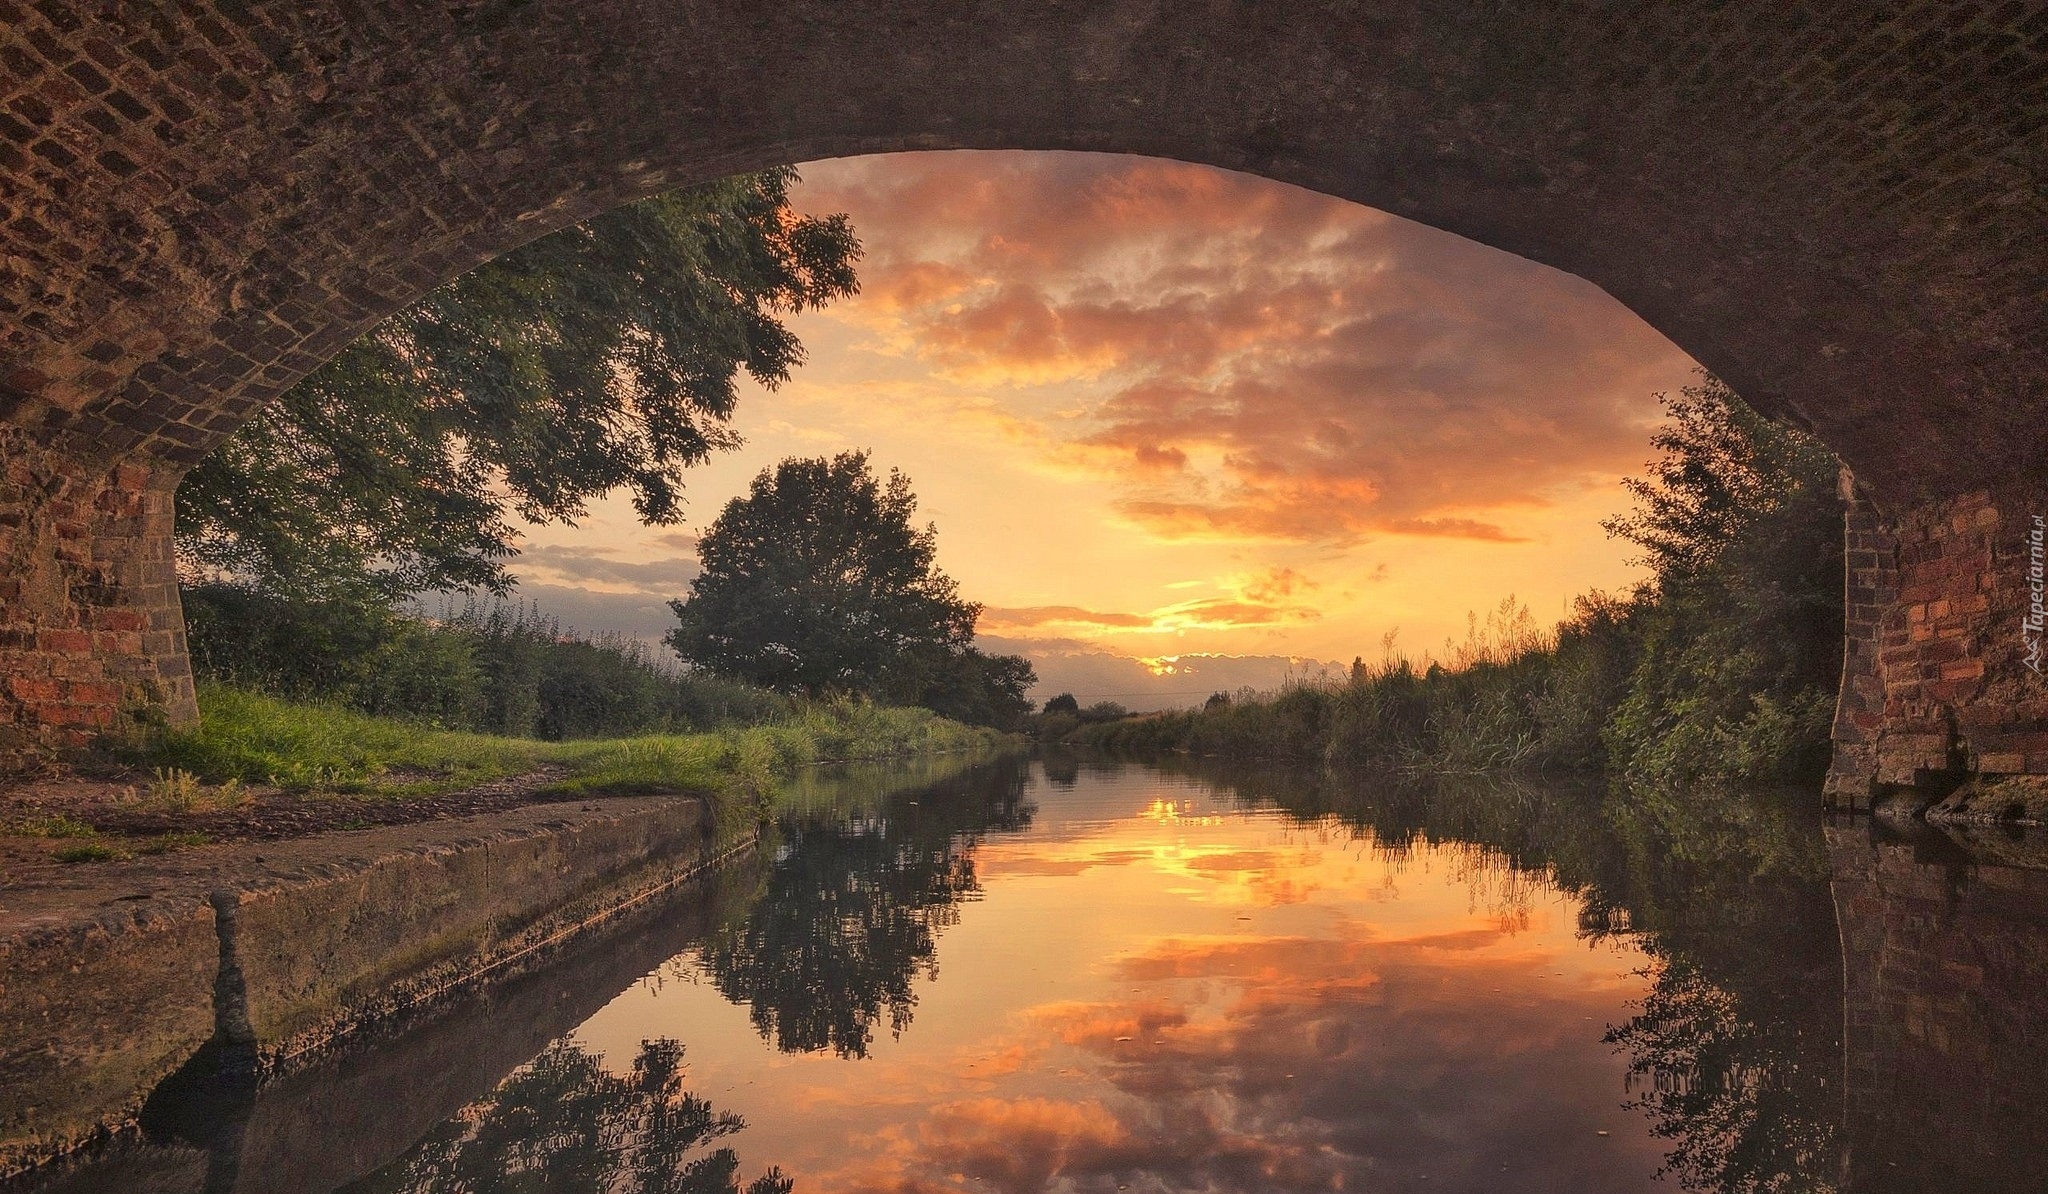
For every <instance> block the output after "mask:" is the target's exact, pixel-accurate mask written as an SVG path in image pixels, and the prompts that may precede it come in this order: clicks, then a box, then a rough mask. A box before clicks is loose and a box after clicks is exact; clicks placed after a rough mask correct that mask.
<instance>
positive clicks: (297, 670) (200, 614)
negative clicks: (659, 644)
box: [184, 584, 792, 740]
mask: <svg viewBox="0 0 2048 1194" xmlns="http://www.w3.org/2000/svg"><path fill="white" fill-rule="evenodd" d="M184 598H185V611H186V625H187V628H188V634H189V637H190V641H191V645H192V659H193V667H194V670H195V671H196V672H197V673H198V674H199V676H200V677H201V678H202V679H204V680H207V681H211V682H215V683H219V684H224V685H231V686H234V687H236V688H240V689H244V690H249V691H255V692H263V693H268V694H270V695H272V696H277V697H282V698H285V699H287V700H291V701H299V702H316V703H324V704H329V705H335V706H339V707H341V708H346V709H351V710H354V711H356V712H359V713H366V714H371V715H375V716H381V717H397V718H402V719H405V720H408V721H413V722H418V723H421V724H424V725H429V726H435V727H439V728H444V729H461V730H473V731H478V732H482V733H491V734H502V735H509V736H512V737H521V738H542V739H548V740H562V739H570V738H590V737H602V736H610V735H622V734H639V733H677V732H685V731H697V730H710V729H717V728H720V727H723V726H733V725H752V724H757V723H760V722H765V721H772V720H775V719H778V718H781V717H784V716H787V715H788V714H789V713H790V711H791V709H792V705H791V703H790V702H789V701H788V700H787V699H786V698H783V697H780V696H777V695H775V694H774V693H770V692H767V691H766V690H764V689H760V688H755V687H753V686H751V685H747V684H742V683H739V682H737V681H733V680H728V679H724V678H721V677H716V676H710V675H705V674H702V673H697V672H691V671H686V670H684V669H683V668H682V667H680V666H679V665H676V664H672V663H668V662H666V661H662V660H659V659H657V658H656V657H655V655H654V654H653V652H652V651H651V650H649V648H648V647H647V646H646V644H644V643H641V642H639V641H637V640H634V639H628V638H624V637H621V636H600V637H598V638H595V639H590V638H583V637H580V636H577V635H575V634H573V633H568V632H564V631H563V630H562V628H561V626H560V625H559V624H558V623H557V622H555V621H554V620H553V619H550V618H545V617H541V616H539V615H537V614H535V613H533V612H531V611H528V610H526V609H523V608H519V607H514V606H508V605H506V604H504V603H502V602H499V603H490V604H484V603H480V602H475V601H472V602H470V603H469V604H467V605H466V606H464V607H463V608H461V609H460V610H457V609H454V608H453V607H449V608H447V609H445V610H444V611H443V614H442V616H441V617H439V618H437V619H425V618H418V617H412V616H408V615H406V614H403V613H400V612H397V611H395V610H393V609H391V608H389V607H386V606H383V605H380V604H377V603H375V602H367V601H347V600H325V601H300V600H287V599H284V598H280V597H276V596H274V595H271V594H268V593H263V592H260V591H257V590H254V589H249V588H244V587H241V586H236V585H228V584H209V585H203V586H195V587H191V588H188V589H186V590H185V593H184Z"/></svg>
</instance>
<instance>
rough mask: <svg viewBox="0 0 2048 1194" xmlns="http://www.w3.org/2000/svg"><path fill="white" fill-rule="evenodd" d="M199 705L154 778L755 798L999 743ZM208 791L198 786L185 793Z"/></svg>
mask: <svg viewBox="0 0 2048 1194" xmlns="http://www.w3.org/2000/svg"><path fill="white" fill-rule="evenodd" d="M199 700H200V711H201V722H200V725H199V726H198V727H197V728H196V729H192V730H186V731H177V732H173V733H171V734H168V735H166V736H165V738H164V739H163V741H162V742H161V743H160V744H159V745H158V746H157V747H156V748H155V749H154V750H153V751H152V752H151V754H150V755H149V756H148V758H147V759H146V760H145V761H146V762H148V763H149V764H151V765H152V766H154V767H156V768H158V774H159V775H160V776H161V775H189V776H191V777H194V778H195V779H196V780H197V781H199V783H200V784H202V785H213V788H212V791H213V792H218V791H219V790H220V789H221V788H222V787H226V788H227V789H229V790H230V791H232V790H234V789H235V787H236V785H247V784H269V785H275V786H276V787H279V788H282V789H285V790H286V791H288V792H300V793H307V794H312V793H315V792H323V791H324V792H341V793H352V794H371V795H382V796H389V797H393V798H404V797H408V796H423V795H431V794H434V793H439V792H445V791H452V790H455V789H459V788H465V787H471V786H474V785H477V784H481V783H488V782H490V781H492V780H498V779H504V778H507V777H510V776H516V775H523V774H528V773H531V772H534V771H537V770H541V769H543V768H553V769H557V770H559V772H560V776H561V777H560V778H559V779H557V780H555V781H553V782H551V784H550V785H549V789H548V790H552V791H557V792H590V793H598V792H607V793H632V792H655V791H691V792H701V793H705V794H709V795H713V796H716V797H719V798H721V800H722V803H724V804H727V805H733V804H739V805H745V806H749V807H753V806H758V805H760V804H761V802H762V801H764V800H765V799H766V797H767V795H768V794H769V793H770V792H772V791H773V789H774V788H775V786H776V785H777V784H779V783H781V782H783V781H784V780H787V779H788V778H790V777H791V776H793V775H795V774H797V773H798V772H799V771H800V770H801V769H802V768H804V767H807V766H810V765H812V764H815V763H823V762H838V761H857V760H880V759H895V758H909V757H914V756H918V755H927V754H935V753H940V752H948V751H964V750H975V749H983V750H986V749H991V748H994V747H996V746H998V745H1000V744H1001V743H1002V742H1003V741H1004V740H1005V739H1004V737H1003V735H1000V734H998V733H996V732H995V731H993V730H987V729H981V728H976V727H971V726H964V725H961V724H959V723H957V722H952V721H947V720H946V719H944V718H942V717H939V716H937V715H935V714H933V713H931V712H929V711H927V710H924V709H896V708H882V707H878V706H875V705H869V704H864V703H856V702H839V703H831V704H825V703H815V704H805V705H799V706H797V707H796V708H795V709H794V711H793V712H791V713H790V714H789V715H788V716H786V717H785V718H783V719H781V720H779V721H776V722H773V723H770V724H767V725H758V726H750V727H746V728H735V729H725V730H716V731H711V732H707V733H698V734H650V735H642V736H637V737H630V738H592V739H579V740H575V741H570V742H544V741H539V740H535V739H529V738H510V737H499V736H495V735H490V734H477V733H465V732H458V731H450V730H435V729H429V728H426V727H423V726H420V725H418V724H415V723H412V722H403V721H397V720H393V719H390V718H382V717H372V716H370V715H368V714H364V713H358V712H355V711H353V710H349V709H343V708H338V707H335V706H331V705H315V704H301V703H295V702H290V701H285V700H282V699H280V698H277V697H271V696H264V695H261V694H258V693H252V692H246V691H242V690H240V689H235V688H228V687H223V686H220V685H206V686H203V687H202V688H201V689H200V694H199ZM208 795H209V792H208V790H207V789H206V788H204V787H196V788H195V791H194V792H193V801H194V803H204V802H205V801H206V799H207V798H208Z"/></svg>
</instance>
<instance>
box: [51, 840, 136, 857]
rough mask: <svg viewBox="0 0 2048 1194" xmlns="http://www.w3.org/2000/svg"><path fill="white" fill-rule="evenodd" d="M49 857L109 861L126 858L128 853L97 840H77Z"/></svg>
mask: <svg viewBox="0 0 2048 1194" xmlns="http://www.w3.org/2000/svg"><path fill="white" fill-rule="evenodd" d="M51 857H52V858H55V859H56V860H57V861H58V862H109V861H112V860H113V859H116V858H126V857H128V855H127V854H126V853H125V852H123V851H120V850H116V849H115V848H114V847H112V846H107V845H102V844H100V843H99V842H79V843H77V844H76V845H71V846H65V847H63V848H62V849H60V850H58V851H57V852H56V853H55V854H52V855H51Z"/></svg>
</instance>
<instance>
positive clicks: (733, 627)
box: [668, 452, 1033, 723]
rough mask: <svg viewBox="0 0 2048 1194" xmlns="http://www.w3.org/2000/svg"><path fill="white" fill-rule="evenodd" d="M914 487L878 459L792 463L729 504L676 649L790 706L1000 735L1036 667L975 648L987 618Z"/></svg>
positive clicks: (678, 607) (681, 615) (681, 607)
mask: <svg viewBox="0 0 2048 1194" xmlns="http://www.w3.org/2000/svg"><path fill="white" fill-rule="evenodd" d="M916 512H917V498H916V496H915V495H913V494H912V493H911V491H910V480H909V478H907V477H905V476H904V475H903V474H902V473H899V472H891V473H890V474H889V479H888V480H887V481H882V480H879V479H878V478H876V476H875V475H874V473H873V472H872V471H871V470H870V469H869V467H868V456H867V453H865V452H842V453H840V454H839V455H837V456H834V457H832V458H830V459H827V458H825V457H811V458H795V457H792V458H790V459H788V460H784V461H783V462H782V463H780V464H778V465H776V466H775V468H773V469H772V470H770V469H764V470H762V472H761V474H760V475H759V476H758V477H755V478H754V483H753V485H752V486H751V487H750V488H749V490H748V492H747V493H746V495H745V496H742V497H737V498H734V499H733V500H732V501H730V502H728V503H726V506H725V509H724V510H723V511H721V512H720V513H719V515H718V518H717V520H716V521H714V522H713V523H712V524H711V526H710V528H709V529H708V530H707V531H705V533H704V535H703V537H702V538H701V539H699V540H698V544H697V554H698V558H699V559H700V560H701V561H702V562H703V566H704V570H703V572H702V573H701V574H699V575H698V577H697V579H696V580H694V581H692V582H690V595H689V597H688V598H686V599H684V600H681V601H671V602H670V603H669V606H670V608H672V609H673V610H675V614H676V619H677V621H678V622H679V623H680V625H679V626H678V627H677V628H676V629H675V630H674V631H672V632H670V634H669V639H668V641H669V644H670V645H671V646H672V647H674V648H675V650H676V653H677V654H678V655H680V656H682V657H683V658H684V659H686V660H689V661H690V662H691V663H692V664H694V665H696V666H698V667H702V668H706V669H708V670H710V671H713V672H716V673H719V674H721V675H726V676H732V677H734V678H736V679H741V680H746V681H749V682H751V683H755V684H760V685H763V686H765V687H768V688H772V689H774V690H776V691H778V692H786V693H807V694H812V695H817V694H823V693H859V694H863V695H868V696H875V697H880V698H883V699H886V700H891V701H894V702H897V703H900V704H916V705H928V706H930V707H933V708H937V709H939V710H940V711H942V712H945V713H948V714H949V715H954V716H960V717H963V718H964V719H966V720H972V721H980V722H984V723H1000V722H1001V721H1003V720H1009V719H1011V718H1012V717H1013V716H1014V715H1015V714H1021V713H1022V711H1023V709H1022V708H1021V707H1020V706H1022V703H1023V700H1024V689H1025V687H1027V686H1028V685H1029V684H1031V683H1032V680H1033V676H1032V672H1031V665H1030V663H1029V662H1027V661H1025V660H1024V659H1022V658H1021V657H1018V656H1004V655H997V656H990V655H985V654H983V653H981V652H980V651H977V650H975V649H974V647H973V646H972V641H973V638H974V621H975V618H976V617H978V616H979V615H980V612H981V607H980V606H978V605H976V604H974V603H973V602H970V601H965V600H962V599H961V597H960V594H959V586H958V585H956V584H955V583H954V582H953V579H952V578H951V577H949V576H947V575H946V574H945V573H944V572H941V571H939V569H938V566H937V564H936V563H935V561H934V557H935V555H936V553H937V531H936V529H935V528H934V527H932V526H931V525H930V524H926V525H925V526H923V527H919V526H917V525H916V523H915V522H914V521H913V518H914V516H915V514H916Z"/></svg>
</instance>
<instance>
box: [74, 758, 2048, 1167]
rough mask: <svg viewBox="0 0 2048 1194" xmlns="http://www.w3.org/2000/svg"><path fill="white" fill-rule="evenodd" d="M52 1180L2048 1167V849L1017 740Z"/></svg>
mask: <svg viewBox="0 0 2048 1194" xmlns="http://www.w3.org/2000/svg"><path fill="white" fill-rule="evenodd" d="M886 790H887V785H886V784H881V783H878V782H877V777H875V776H874V775H872V774H868V775H865V776H854V777H851V778H850V779H848V780H846V781H845V782H837V783H828V782H819V783H817V784H815V785H813V787H812V789H811V790H810V791H808V792H806V793H804V794H802V796H801V798H800V800H799V808H800V811H798V812H796V813H793V814H792V815H791V816H790V817H788V818H787V819H786V821H785V823H784V824H783V825H782V826H781V828H780V830H779V831H778V833H777V835H775V836H774V837H773V838H772V839H771V841H770V843H769V844H768V846H767V848H766V849H764V850H763V851H762V853H761V855H760V857H759V858H758V859H756V860H754V861H753V862H751V863H747V864H743V865H740V866H737V867H735V868H733V869H732V870H730V871H728V872H726V873H724V874H722V875H721V876H720V877H719V879H718V881H717V884H716V889H715V890H712V891H708V892H707V891H697V892H690V893H683V894H682V895H680V896H678V897H677V898H675V899H674V900H672V901H670V902H668V903H666V904H664V905H660V906H655V907H649V908H643V909H639V910H637V911H636V912H634V913H633V914H631V915H629V916H626V917H622V918H621V920H620V923H618V924H617V925H615V926H613V927H611V928H610V929H608V930H606V931H604V932H602V933H599V934H595V935H593V936H592V937H590V938H589V939H586V940H584V941H581V942H579V943H578V944H577V945H575V946H574V947H573V948H571V949H570V950H569V951H568V952H567V953H565V954H564V955H563V956H561V957H559V958H558V959H556V960H554V961H552V962H550V963H549V964H548V965H547V966H546V967H545V968H543V969H540V970H536V971H534V972H532V973H529V974H527V975H523V976H521V977H519V978H517V979H515V980H513V981H511V982H508V983H504V984H500V985H498V986H496V987H494V988H493V989H492V990H490V991H487V992H479V993H476V994H473V995H472V996H469V997H467V998H466V999H464V1000H463V1001H462V1002H460V1003H458V1004H456V1005H454V1006H452V1007H450V1008H447V1009H445V1010H443V1011H442V1012H441V1013H440V1014H438V1015H436V1016H435V1017H434V1018H432V1019H431V1020H428V1021H425V1022H423V1023H420V1024H417V1025H415V1026H413V1027H411V1028H409V1029H408V1030H406V1031H404V1032H401V1033H397V1034H393V1035H388V1036H387V1037H385V1038H384V1039H380V1040H376V1041H361V1042H357V1043H356V1044H354V1045H353V1046H351V1047H350V1048H349V1049H347V1050H344V1051H343V1052H342V1053H341V1054H340V1055H337V1056H334V1057H331V1058H329V1059H327V1060H325V1061H323V1062H321V1063H318V1064H316V1065H313V1066H311V1067H308V1068H304V1069H302V1070H300V1071H299V1072H297V1073H294V1074H292V1075H290V1076H289V1077H287V1078H285V1079H284V1080H283V1081H281V1082H279V1083H276V1084H274V1085H272V1086H270V1087H267V1088H265V1089H264V1090H263V1091H261V1092H254V1093H252V1092H248V1091H234V1090H221V1089H217V1088H208V1087H206V1086H205V1085H204V1084H196V1085H194V1084H187V1085H182V1086H179V1085H174V1086H173V1087H172V1088H167V1089H166V1090H165V1091H163V1092H160V1093H159V1095H158V1097H157V1098H156V1099H154V1100H153V1101H152V1104H151V1107H150V1109H149V1111H148V1112H147V1113H146V1115H145V1118H144V1122H145V1126H146V1128H147V1133H146V1136H144V1137H143V1138H141V1139H139V1140H130V1141H127V1142H125V1143H124V1144H122V1145H120V1146H118V1147H115V1148H113V1149H110V1150H108V1151H107V1152H106V1153H105V1154H104V1155H103V1156H102V1157H100V1158H99V1159H98V1160H96V1161H93V1162H92V1163H90V1164H86V1165H83V1166H75V1167H73V1168H72V1169H71V1170H69V1171H68V1172H65V1173H62V1174H60V1175H57V1178H56V1180H55V1183H54V1184H52V1183H50V1182H49V1181H44V1182H43V1183H42V1188H43V1189H46V1190H59V1189H61V1190H81V1191H82V1190H119V1191H153V1190H164V1191H169V1190H195V1191H196V1190H215V1191H229V1190H242V1191H292V1192H299V1191H305V1192H319V1191H329V1190H334V1189H346V1190H349V1191H357V1192H365V1194H367V1192H372V1191H376V1192H395V1191H422V1192H425V1191H535V1192H540V1191H548V1192H554V1191H562V1192H568V1191H577V1192H583V1191H633V1192H636V1194H654V1192H670V1191H676V1192H680V1191H688V1192H693V1194H694V1192H710V1191H728V1190H734V1189H739V1190H745V1191H749V1192H750V1194H767V1192H769V1191H777V1190H782V1189H785V1188H788V1187H789V1186H790V1185H791V1184H793V1187H794V1189H795V1190H796V1191H799V1192H801V1194H826V1192H855V1191H859V1192H883V1191H887V1192H893V1194H927V1192H934V1191H1000V1192H1014V1194H1021V1192H1027V1191H1116V1190H1129V1191H1269V1190H1271V1191H1295V1190H1304V1191H1305V1190H1363V1191H1430V1192H1444V1191H1473V1192H1479V1191H1497V1192H1515V1191H1557V1192H1560V1194H1564V1192H1571V1194H1601V1192H1606V1191H1616V1192H1619V1191H1646V1190H1657V1189H1669V1190H1679V1189H1697V1190H1712V1191H1794V1190H1855V1191H1892V1190H1901V1191H1904V1190H1915V1191H1917V1190H1928V1191H1964V1192H1969V1191H1980V1190H1981V1191H1999V1192H2004V1191H2031V1190H2048V869H2043V868H2044V866H2048V851H2042V850H2038V849H2037V848H2036V844H2035V843H2030V842H2028V841H2027V840H2026V839H2024V838H2021V837H2017V836H2013V835H2008V834H1995V835H1992V836H1989V837H1987V838H1985V839H1983V840H1970V839H1967V838H1956V837H1953V836H1949V835H1941V834H1936V833H1931V832H1930V833H1923V834H1920V835H1918V836H1915V837H1911V838H1897V837H1892V836H1888V835H1887V834H1885V833H1884V832H1882V831H1880V830H1878V829H1876V828H1875V827H1873V826H1872V825H1871V824H1870V823H1869V822H1867V821H1854V822H1844V823H1840V824H1837V825H1832V826H1824V825H1823V824H1821V823H1820V822H1819V820H1818V819H1816V818H1809V817H1806V816H1803V815H1794V814H1793V813H1792V812H1790V811H1788V810H1791V809H1795V808H1802V807H1805V806H1806V804H1807V803H1808V802H1807V801H1806V800H1805V799H1803V798H1801V797H1799V796H1797V794H1789V795H1788V794H1783V793H1778V794H1762V793H1759V794H1750V795H1733V796H1722V797H1717V798H1714V799H1712V800H1707V799H1704V798H1694V799H1691V800H1686V801H1673V800H1669V799H1663V800H1659V799H1652V798H1648V797H1626V796H1620V795H1616V794H1613V793H1608V792H1603V791H1598V790H1587V789H1575V788H1560V787H1549V786H1531V785H1521V784H1515V785H1508V784H1498V783H1494V784H1486V783H1465V784H1439V785H1430V786H1426V787H1425V786H1415V785H1409V784H1400V783H1393V782H1387V781H1350V782H1340V781H1334V780H1328V779H1321V778H1315V777H1308V776H1302V775H1292V774H1288V773H1284V772H1243V773H1230V772H1219V771H1216V770H1214V769H1206V770H1205V769H1190V768H1189V767H1187V766H1186V765H1181V766H1178V767H1176V768H1173V769H1171V770H1161V769H1157V768H1153V767H1147V766H1139V765H1134V764H1118V765H1109V764H1096V765H1088V766H1084V765H1082V764H1081V762H1079V761H1078V760H1073V759H1057V758H1055V759H1052V760H1047V761H1028V762H1027V761H1024V760H1013V761H1009V762H999V763H995V764H991V765H987V766H982V767H979V768H976V769H974V770H971V771H969V772H967V773H965V774H963V775H960V776H957V777H955V778H953V779H950V780H947V781H944V782H941V783H939V784H937V785H936V786H928V787H923V788H916V789H911V790H908V791H897V792H895V793H894V794H888V795H884V794H881V793H883V792H886Z"/></svg>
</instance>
